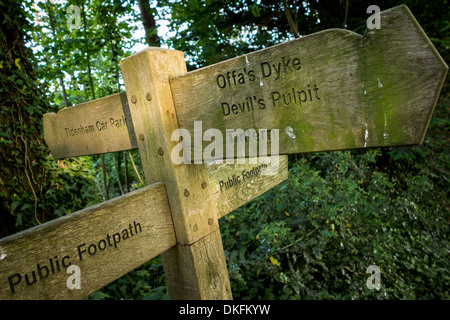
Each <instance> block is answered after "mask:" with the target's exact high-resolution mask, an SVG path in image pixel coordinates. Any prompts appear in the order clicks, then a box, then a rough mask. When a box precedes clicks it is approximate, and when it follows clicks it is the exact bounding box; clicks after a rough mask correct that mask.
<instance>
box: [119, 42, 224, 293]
mask: <svg viewBox="0 0 450 320" xmlns="http://www.w3.org/2000/svg"><path fill="white" fill-rule="evenodd" d="M121 68H122V74H123V78H124V83H125V87H126V90H127V96H128V103H129V106H130V113H131V118H132V121H133V126H134V129H135V134H136V137H137V141H138V147H139V151H140V154H141V160H142V166H143V170H144V174H145V178H146V183H147V184H149V183H153V182H156V181H161V182H164V183H165V185H166V189H167V194H168V198H169V204H170V209H171V212H172V219H173V222H174V226H175V233H176V237H177V242H178V245H177V246H176V247H175V248H172V249H170V250H168V251H166V252H165V253H164V254H162V259H163V265H164V271H165V273H166V279H167V283H168V287H169V293H170V297H171V298H172V299H231V298H232V294H231V289H230V283H229V279H228V271H227V266H226V261H225V255H224V252H223V247H222V239H221V236H220V232H219V225H218V217H217V209H216V207H215V201H214V197H213V196H212V192H209V188H211V183H210V182H209V178H208V175H207V172H206V169H205V168H206V165H205V164H202V165H186V164H181V165H176V164H174V163H173V162H172V160H171V157H170V151H171V150H172V148H173V146H174V145H175V144H177V142H173V141H171V136H172V132H173V131H174V130H175V129H177V128H178V121H177V117H176V114H175V108H174V105H173V100H172V93H171V89H170V84H169V77H172V76H176V75H180V74H183V73H185V72H186V64H185V61H184V56H183V53H182V52H179V51H173V50H165V49H161V48H148V49H146V50H143V51H141V52H139V53H137V54H134V55H132V56H130V57H129V58H126V59H124V60H122V61H121Z"/></svg>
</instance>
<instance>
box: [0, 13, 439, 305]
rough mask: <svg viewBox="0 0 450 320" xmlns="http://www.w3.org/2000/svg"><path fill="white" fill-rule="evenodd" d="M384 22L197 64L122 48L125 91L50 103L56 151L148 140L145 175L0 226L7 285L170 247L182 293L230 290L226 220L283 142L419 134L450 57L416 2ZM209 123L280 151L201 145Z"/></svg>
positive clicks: (46, 295)
mask: <svg viewBox="0 0 450 320" xmlns="http://www.w3.org/2000/svg"><path fill="white" fill-rule="evenodd" d="M381 21H382V28H381V29H379V30H378V29H377V30H368V31H367V33H366V34H365V35H364V36H360V35H357V34H355V33H352V32H349V31H346V30H337V29H336V30H327V31H323V32H319V33H317V34H313V35H310V36H307V37H304V38H300V39H297V40H294V41H290V42H287V43H284V44H280V45H277V46H274V47H271V48H268V49H264V50H261V51H258V52H255V53H252V54H248V55H246V56H243V57H238V58H235V59H231V60H228V61H225V62H223V63H219V64H216V65H213V66H210V67H207V68H203V69H200V70H197V71H194V72H189V73H187V72H186V65H185V62H184V57H183V54H182V53H181V52H179V51H174V50H166V49H160V48H148V49H146V50H143V51H141V52H139V53H136V54H134V55H132V56H130V57H128V58H126V59H124V60H123V61H121V68H122V74H123V78H124V83H125V87H126V93H121V94H117V95H113V96H109V97H106V98H102V99H98V100H95V101H91V102H88V103H85V104H82V105H79V106H76V107H72V108H68V109H63V110H61V111H60V112H58V114H47V115H45V116H44V136H45V140H46V142H47V144H48V145H49V148H50V150H51V152H52V154H53V155H54V156H55V158H64V157H72V156H80V155H88V154H96V153H105V152H114V151H120V150H129V149H134V148H138V149H139V152H140V154H141V160H142V165H143V170H144V174H145V178H146V184H147V186H146V187H144V188H142V189H140V190H137V191H134V192H131V193H129V194H127V195H124V196H121V197H118V198H116V199H113V200H110V201H107V202H105V203H102V204H99V205H96V206H93V207H91V208H87V209H84V210H81V211H79V212H76V213H73V214H71V215H68V216H65V217H62V218H59V219H56V220H54V221H51V222H48V223H45V224H43V225H40V226H37V227H35V228H32V229H29V230H26V231H23V232H20V233H18V234H15V235H11V236H9V237H6V238H3V239H0V298H2V299H78V298H82V297H85V296H87V295H89V294H90V293H92V292H94V291H95V290H98V289H99V288H101V287H103V286H105V285H106V284H108V283H109V282H111V281H113V280H114V279H116V278H118V277H120V276H121V275H123V274H125V273H126V272H128V271H130V270H132V269H133V268H135V267H137V266H139V265H141V264H142V263H144V262H145V261H147V260H149V259H151V258H152V257H154V256H156V255H159V254H161V255H162V260H163V265H164V271H165V274H166V279H167V284H168V287H169V293H170V296H171V298H172V299H232V293H231V287H230V283H229V279H228V271H227V267H226V261H225V255H224V252H223V247H222V239H221V235H220V230H219V224H218V219H219V218H221V217H223V216H225V215H226V214H228V213H229V212H231V211H233V210H235V209H236V208H238V207H239V206H241V205H243V204H245V203H247V202H248V201H250V200H251V199H253V198H255V197H257V196H258V195H260V194H262V193H264V192H265V191H267V190H269V189H270V188H272V187H274V186H275V185H277V184H279V183H280V182H282V181H284V180H286V179H287V170H288V168H287V156H286V154H290V153H300V152H313V151H327V150H338V149H353V148H364V147H375V146H393V145H408V144H420V143H421V142H422V141H423V138H424V135H425V132H426V128H427V126H428V123H429V121H430V118H431V115H432V112H433V109H434V106H435V104H436V101H437V98H438V96H439V92H440V89H441V86H442V83H443V81H444V79H445V76H446V74H447V70H448V67H447V65H446V64H445V62H444V61H443V60H442V58H441V57H440V56H439V54H438V53H437V52H436V50H435V49H434V47H433V46H432V44H431V42H430V41H429V40H428V38H427V37H426V35H425V34H424V33H423V31H422V29H421V28H420V26H419V25H418V23H417V22H416V20H415V19H414V17H413V16H412V14H411V12H410V11H409V9H408V8H407V7H406V6H400V7H396V8H393V9H390V10H386V11H383V12H381ZM196 121H197V124H198V123H200V124H201V127H200V129H199V127H198V126H197V127H196V123H195V122H196ZM180 129H184V131H183V132H184V133H186V132H187V133H188V136H183V139H181V141H182V142H180V139H178V140H176V139H175V140H174V139H172V135H173V133H174V132H177V131H180ZM209 129H216V131H215V133H216V135H217V133H218V132H219V133H221V135H222V136H223V137H224V138H223V140H219V141H221V142H223V150H226V148H227V147H229V144H227V139H226V137H227V135H228V136H229V137H230V140H233V139H236V140H237V141H238V140H239V139H242V141H244V142H245V143H246V144H250V143H251V141H252V139H254V140H255V141H256V142H257V143H258V144H259V145H261V144H262V143H264V144H265V145H266V146H267V147H268V152H269V153H268V154H270V155H267V154H265V153H264V152H261V150H264V149H260V148H258V149H257V150H258V154H257V155H258V157H257V158H246V159H244V160H243V161H242V162H237V163H235V162H234V161H231V162H230V161H223V158H224V156H225V155H229V154H230V153H229V152H223V153H217V152H216V153H207V152H203V151H204V150H205V148H207V147H208V145H211V143H212V142H211V140H210V139H209V140H208V139H204V137H205V132H207V130H209ZM237 129H239V130H241V131H238V130H237ZM252 130H254V131H252ZM242 133H244V135H242ZM188 138H189V139H190V138H192V141H188V140H189V139H188ZM196 139H198V140H196ZM205 140H206V141H205ZM198 141H201V142H200V143H199V142H198ZM269 141H270V143H268V142H269ZM272 142H278V143H279V144H277V143H275V144H273V143H272ZM180 143H182V146H183V148H182V149H183V152H184V153H185V155H186V154H188V155H189V157H188V159H185V160H187V161H186V162H182V163H175V162H174V161H173V158H172V152H173V150H174V148H178V147H179V145H180ZM274 146H275V147H277V148H275V149H274V148H273V147H274ZM191 147H192V148H193V149H192V150H193V151H192V152H190V153H189V152H188V151H190V150H188V149H189V148H191ZM234 147H235V146H233V148H234ZM277 149H279V154H281V156H279V155H278V153H276V152H273V151H276V150H277ZM236 150H237V149H234V150H232V151H233V152H232V153H231V154H232V155H233V157H232V159H231V160H233V159H234V158H237V157H240V156H246V157H248V156H249V155H254V154H251V153H250V152H248V151H247V152H246V154H243V155H239V154H238V153H236ZM247 150H248V149H247ZM198 155H200V156H201V157H200V159H199V157H198ZM191 157H192V158H191ZM190 160H193V161H192V162H191V161H190ZM198 160H200V162H198ZM212 160H216V161H212ZM227 160H230V159H227ZM211 161H212V162H211ZM269 169H272V172H267V171H266V170H269ZM71 266H76V267H78V268H79V272H80V274H79V276H80V279H81V283H80V284H79V288H77V287H75V288H74V287H73V286H71V285H70V284H69V283H68V282H69V279H68V278H69V277H70V274H68V273H67V272H69V271H70V267H71Z"/></svg>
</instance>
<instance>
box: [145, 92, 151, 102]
mask: <svg viewBox="0 0 450 320" xmlns="http://www.w3.org/2000/svg"><path fill="white" fill-rule="evenodd" d="M145 99H147V101H150V100H152V95H151V94H150V92H147V95H146V96H145Z"/></svg>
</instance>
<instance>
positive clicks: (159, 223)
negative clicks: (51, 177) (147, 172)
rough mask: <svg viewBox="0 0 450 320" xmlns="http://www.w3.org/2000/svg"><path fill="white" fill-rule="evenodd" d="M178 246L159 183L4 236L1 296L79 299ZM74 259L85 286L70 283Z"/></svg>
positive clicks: (0, 262)
mask: <svg viewBox="0 0 450 320" xmlns="http://www.w3.org/2000/svg"><path fill="white" fill-rule="evenodd" d="M124 230H126V231H124ZM127 235H128V236H127ZM119 236H120V239H119ZM174 245H176V240H175V232H174V227H173V223H172V219H171V215H170V209H169V204H168V200H167V194H166V190H165V187H164V185H163V184H162V183H156V184H153V185H150V186H147V187H144V188H142V189H140V190H137V191H134V192H131V193H128V194H126V195H124V196H121V197H118V198H115V199H113V200H110V201H107V202H104V203H101V204H99V205H95V206H92V207H90V208H87V209H84V210H81V211H77V212H74V213H72V214H70V215H67V216H64V217H61V218H58V219H56V220H53V221H50V222H48V223H45V224H42V225H40V226H37V227H34V228H31V229H28V230H26V231H23V232H20V233H17V234H14V235H11V236H9V237H6V238H3V239H1V240H0V255H1V257H0V299H80V298H83V297H85V296H87V295H89V294H91V293H92V292H94V291H96V290H98V289H100V288H102V287H103V286H105V285H107V284H108V283H110V282H112V281H113V280H115V279H117V278H119V277H120V276H122V275H124V274H125V273H127V272H129V271H131V270H133V269H134V268H136V267H138V266H139V265H141V264H143V263H144V262H146V261H148V260H150V259H151V258H153V257H155V256H157V255H158V254H160V253H162V252H164V251H165V250H167V249H169V248H171V247H173V246H174ZM94 246H95V248H94ZM65 257H67V258H65ZM80 257H81V258H80ZM69 263H70V264H72V265H77V266H78V267H79V268H80V272H81V274H80V276H81V277H80V279H81V287H80V289H68V287H67V280H68V278H69V277H70V276H71V275H72V274H70V273H69V274H67V273H66V267H68V266H69ZM19 279H20V281H19ZM34 279H35V281H34ZM27 280H28V283H27Z"/></svg>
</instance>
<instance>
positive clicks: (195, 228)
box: [192, 224, 198, 232]
mask: <svg viewBox="0 0 450 320" xmlns="http://www.w3.org/2000/svg"><path fill="white" fill-rule="evenodd" d="M192 229H193V230H194V232H197V230H198V226H197V225H196V224H194V227H193V228H192Z"/></svg>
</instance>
